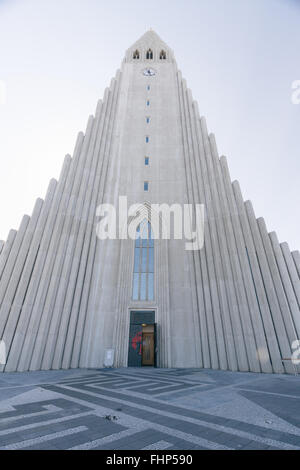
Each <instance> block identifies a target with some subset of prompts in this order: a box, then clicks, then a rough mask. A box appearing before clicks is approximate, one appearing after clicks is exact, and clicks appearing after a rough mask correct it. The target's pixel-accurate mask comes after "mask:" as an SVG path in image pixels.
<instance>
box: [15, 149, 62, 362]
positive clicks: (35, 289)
mask: <svg viewBox="0 0 300 470" xmlns="http://www.w3.org/2000/svg"><path fill="white" fill-rule="evenodd" d="M70 164H71V157H70V156H66V158H65V160H64V164H63V168H62V171H61V175H60V178H59V181H58V184H57V185H56V189H55V195H54V198H53V202H52V205H51V210H50V213H49V217H48V218H47V224H46V226H45V230H44V233H43V237H42V241H41V244H40V248H39V253H38V257H37V261H36V265H35V269H34V272H33V279H32V282H31V285H30V286H29V290H30V292H31V294H30V295H29V292H28V295H27V296H26V303H25V304H24V306H23V308H22V317H23V318H22V321H24V323H25V324H26V328H27V329H26V328H24V329H23V330H21V331H20V335H21V338H22V339H21V338H20V339H19V340H18V341H15V340H14V343H15V344H14V343H13V345H12V347H14V348H15V351H14V354H13V356H15V357H16V358H19V360H18V363H17V364H18V365H17V370H18V371H24V370H28V368H29V364H30V361H31V358H32V353H33V350H34V346H35V341H36V332H37V330H38V327H39V324H40V319H41V316H42V313H43V300H42V299H43V295H44V294H43V293H44V289H46V288H47V287H48V282H47V281H48V280H49V277H50V273H51V272H50V269H49V270H48V268H50V266H49V258H51V256H52V250H53V251H54V254H55V250H54V249H53V239H54V238H55V234H56V231H55V224H56V219H57V213H58V209H59V205H60V203H61V198H62V194H63V189H64V187H65V183H66V179H67V175H68V173H69V169H70ZM21 348H22V352H21Z"/></svg>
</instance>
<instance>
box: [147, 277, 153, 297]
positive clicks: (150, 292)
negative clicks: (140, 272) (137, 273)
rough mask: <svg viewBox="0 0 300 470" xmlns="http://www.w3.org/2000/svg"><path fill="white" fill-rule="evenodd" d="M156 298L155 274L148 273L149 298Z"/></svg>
mask: <svg viewBox="0 0 300 470" xmlns="http://www.w3.org/2000/svg"><path fill="white" fill-rule="evenodd" d="M153 299H154V274H153V273H149V274H148V300H153Z"/></svg>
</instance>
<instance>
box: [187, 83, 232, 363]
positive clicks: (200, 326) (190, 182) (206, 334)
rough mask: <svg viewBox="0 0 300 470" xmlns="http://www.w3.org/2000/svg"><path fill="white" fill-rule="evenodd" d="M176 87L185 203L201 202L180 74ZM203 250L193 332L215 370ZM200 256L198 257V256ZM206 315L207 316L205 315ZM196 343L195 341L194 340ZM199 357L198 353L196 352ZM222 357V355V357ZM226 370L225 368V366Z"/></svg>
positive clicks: (196, 259)
mask: <svg viewBox="0 0 300 470" xmlns="http://www.w3.org/2000/svg"><path fill="white" fill-rule="evenodd" d="M178 86H179V90H180V93H179V101H180V106H181V109H182V113H181V125H182V129H183V148H184V156H185V167H186V168H185V169H186V191H187V202H188V203H192V204H193V203H195V202H198V201H200V200H202V197H203V195H202V197H201V195H200V194H199V188H198V185H197V182H196V174H195V171H193V168H194V156H193V154H192V152H193V150H192V143H191V130H190V126H191V124H190V122H189V117H188V109H187V104H186V99H185V96H186V85H185V82H184V81H183V80H182V77H181V75H180V74H178ZM203 251H204V250H202V253H201V252H200V253H198V252H194V253H192V254H191V256H192V257H193V259H194V263H195V275H196V279H197V282H196V294H197V300H198V309H199V320H198V319H197V318H195V331H199V334H200V339H201V345H199V346H200V347H201V352H202V362H203V365H204V367H205V368H208V367H212V368H214V369H217V368H219V367H220V364H219V359H218V352H217V343H216V333H215V330H214V324H213V317H212V316H210V317H209V319H207V315H209V309H208V312H206V310H205V303H204V292H203V283H202V272H201V257H202V260H203V262H204V263H205V260H204V256H205V255H204V252H203ZM199 255H200V256H199ZM206 313H207V315H206ZM195 341H197V339H196V340H195ZM198 356H200V352H198ZM223 357H224V355H223ZM225 368H226V366H225Z"/></svg>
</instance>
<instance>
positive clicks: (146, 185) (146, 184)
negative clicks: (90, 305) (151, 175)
mask: <svg viewBox="0 0 300 470" xmlns="http://www.w3.org/2000/svg"><path fill="white" fill-rule="evenodd" d="M148 189H149V183H148V181H144V191H148Z"/></svg>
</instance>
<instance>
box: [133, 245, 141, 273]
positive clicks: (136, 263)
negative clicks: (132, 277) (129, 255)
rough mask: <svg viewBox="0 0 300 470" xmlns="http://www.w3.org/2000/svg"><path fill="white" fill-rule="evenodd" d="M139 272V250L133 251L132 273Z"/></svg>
mask: <svg viewBox="0 0 300 470" xmlns="http://www.w3.org/2000/svg"><path fill="white" fill-rule="evenodd" d="M139 270H140V248H135V249H134V272H135V273H138V272H139Z"/></svg>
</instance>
